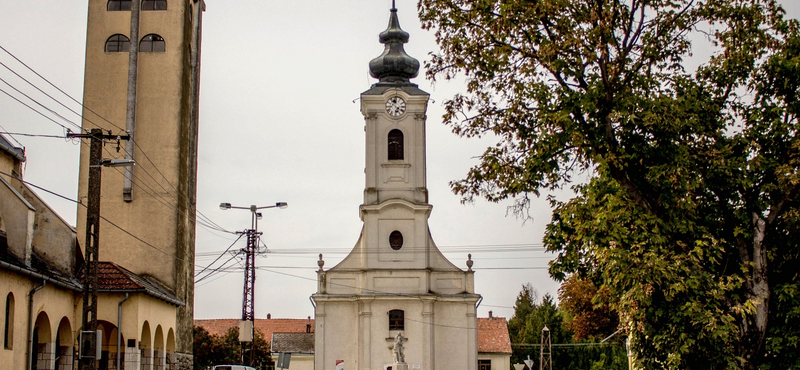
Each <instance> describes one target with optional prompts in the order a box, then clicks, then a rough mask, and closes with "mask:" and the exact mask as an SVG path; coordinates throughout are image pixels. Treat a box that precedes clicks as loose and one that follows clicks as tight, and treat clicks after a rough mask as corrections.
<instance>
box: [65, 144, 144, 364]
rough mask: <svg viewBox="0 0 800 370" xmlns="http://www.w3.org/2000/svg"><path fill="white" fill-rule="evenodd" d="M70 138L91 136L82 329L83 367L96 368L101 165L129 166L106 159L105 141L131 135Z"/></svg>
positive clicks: (98, 351) (123, 161) (81, 351)
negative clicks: (104, 155) (103, 156)
mask: <svg viewBox="0 0 800 370" xmlns="http://www.w3.org/2000/svg"><path fill="white" fill-rule="evenodd" d="M67 137H68V138H81V139H86V138H88V139H90V142H89V179H88V182H89V191H88V193H87V200H86V244H85V245H84V254H83V258H84V265H83V328H82V329H81V333H80V343H79V346H80V369H81V370H96V369H97V361H98V360H100V358H99V357H100V356H99V355H98V354H99V353H100V348H99V347H98V342H97V341H98V335H97V288H98V286H97V266H98V264H99V258H98V250H99V245H100V183H101V176H102V172H101V169H100V167H101V166H120V165H126V164H127V165H130V164H132V163H133V162H132V161H125V160H122V161H117V160H103V159H102V155H103V141H104V140H116V141H117V150H118V151H119V141H120V140H128V139H129V138H130V137H129V136H128V135H112V134H111V133H110V132H109V133H108V134H103V131H102V130H100V129H92V130H91V131H90V133H89V134H75V133H67Z"/></svg>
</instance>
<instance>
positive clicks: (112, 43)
mask: <svg viewBox="0 0 800 370" xmlns="http://www.w3.org/2000/svg"><path fill="white" fill-rule="evenodd" d="M130 49H131V40H130V39H129V38H128V37H127V36H125V35H120V34H116V35H112V36H111V37H109V38H108V40H106V53H122V52H125V53H127V52H128V51H129V50H130Z"/></svg>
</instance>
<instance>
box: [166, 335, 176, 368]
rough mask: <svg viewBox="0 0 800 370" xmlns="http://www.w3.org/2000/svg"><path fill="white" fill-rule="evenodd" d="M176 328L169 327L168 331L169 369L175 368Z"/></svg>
mask: <svg viewBox="0 0 800 370" xmlns="http://www.w3.org/2000/svg"><path fill="white" fill-rule="evenodd" d="M174 355H175V330H173V329H172V328H169V331H168V332H167V370H175V367H176V366H177V363H176V361H175V356H174Z"/></svg>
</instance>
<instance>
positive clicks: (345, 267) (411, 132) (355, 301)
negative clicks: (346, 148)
mask: <svg viewBox="0 0 800 370" xmlns="http://www.w3.org/2000/svg"><path fill="white" fill-rule="evenodd" d="M408 39H409V34H408V33H407V32H405V31H403V30H402V29H401V28H400V23H399V20H398V17H397V9H395V8H394V7H393V8H392V9H391V12H390V16H389V26H388V28H387V29H386V30H385V31H383V32H381V33H380V35H379V40H380V42H381V43H382V44H384V45H385V50H384V52H383V53H382V54H381V55H380V56H378V57H377V58H375V59H373V60H372V61H371V62H370V63H369V69H370V74H371V75H372V77H374V78H376V79H378V81H379V82H378V83H376V84H374V85H373V86H372V87H371V88H370V89H369V90H367V91H365V92H364V93H362V94H361V113H362V114H363V116H364V120H365V132H366V161H365V163H366V168H365V171H364V172H365V176H366V184H365V189H364V203H363V204H362V205H361V207H360V214H361V220H362V221H363V223H364V225H363V228H362V231H361V235H360V237H359V240H358V242H357V243H356V245H355V247H354V248H353V250H352V251H351V252H350V254H349V255H348V256H347V257H346V258H345V259H344V260H343V261H342V262H341V263H339V264H338V265H336V266H335V267H332V268H330V269H328V270H325V269H324V261H323V260H322V256H320V261H319V271H318V289H317V293H315V294H314V295H312V299H313V301H314V303H315V306H316V313H315V315H316V323H315V325H316V328H315V354H314V361H315V366H314V368H315V370H333V369H334V368H339V367H343V368H344V369H347V370H375V369H387V368H389V367H391V368H392V370H405V369H414V370H418V369H422V370H433V369H453V370H455V369H459V370H475V369H476V367H477V329H476V326H477V321H476V303H477V301H478V299H479V298H480V296H479V295H478V294H475V292H474V283H473V271H472V270H471V269H469V268H468V269H467V270H466V271H464V270H461V269H460V268H458V267H456V266H455V265H453V264H452V263H451V262H450V261H448V260H447V259H446V258H445V257H444V255H442V254H441V252H440V251H439V250H438V248H437V247H436V245H435V244H434V242H433V239H432V237H431V235H430V231H429V229H428V217H429V216H430V213H431V208H432V207H431V205H430V204H428V192H427V187H426V166H425V156H426V145H425V120H426V111H427V104H428V101H429V97H430V96H429V94H428V93H426V92H424V91H422V90H420V89H419V88H418V87H417V85H416V84H413V83H411V82H410V79H411V78H414V77H416V76H417V74H418V71H419V61H417V60H416V59H414V58H412V57H410V56H408V55H407V54H406V53H405V51H404V50H403V44H405V43H406V42H408ZM467 266H471V261H467ZM398 343H399V344H398Z"/></svg>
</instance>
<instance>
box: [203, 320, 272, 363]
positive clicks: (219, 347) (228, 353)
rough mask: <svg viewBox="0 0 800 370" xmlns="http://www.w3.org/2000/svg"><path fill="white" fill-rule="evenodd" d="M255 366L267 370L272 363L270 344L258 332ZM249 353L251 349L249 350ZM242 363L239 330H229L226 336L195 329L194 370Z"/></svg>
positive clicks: (255, 344)
mask: <svg viewBox="0 0 800 370" xmlns="http://www.w3.org/2000/svg"><path fill="white" fill-rule="evenodd" d="M253 344H254V346H253V348H254V351H255V352H254V356H253V359H254V361H253V364H252V365H250V366H253V367H255V368H256V369H258V370H267V364H268V363H269V362H272V358H271V357H270V352H269V343H268V342H267V341H266V340H265V339H264V334H262V333H261V332H260V331H258V330H256V332H255V341H254V343H253ZM247 350H248V351H249V348H248V349H247ZM241 362H242V345H241V343H240V342H239V328H237V327H233V328H230V329H228V331H227V332H226V333H225V335H224V336H222V337H220V336H218V335H214V334H210V333H209V332H208V331H207V330H206V329H205V328H203V327H201V326H195V327H194V369H195V370H206V369H209V368H211V366H214V365H228V364H230V365H233V364H239V363H241Z"/></svg>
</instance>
